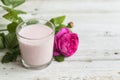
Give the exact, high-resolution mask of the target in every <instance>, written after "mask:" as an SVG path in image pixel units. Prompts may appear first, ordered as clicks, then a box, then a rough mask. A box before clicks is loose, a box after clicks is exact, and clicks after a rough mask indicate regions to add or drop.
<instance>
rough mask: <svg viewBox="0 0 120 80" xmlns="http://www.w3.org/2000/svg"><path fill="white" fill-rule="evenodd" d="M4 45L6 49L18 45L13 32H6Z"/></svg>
mask: <svg viewBox="0 0 120 80" xmlns="http://www.w3.org/2000/svg"><path fill="white" fill-rule="evenodd" d="M5 45H6V47H7V48H8V49H13V48H16V47H17V46H18V41H17V37H16V34H15V33H8V34H7V35H6V36H5Z"/></svg>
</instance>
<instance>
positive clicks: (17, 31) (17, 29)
mask: <svg viewBox="0 0 120 80" xmlns="http://www.w3.org/2000/svg"><path fill="white" fill-rule="evenodd" d="M31 19H39V20H43V21H46V22H49V23H50V24H51V25H52V32H51V33H49V34H48V35H46V36H43V37H40V38H36V39H33V38H27V37H24V36H22V35H20V34H19V27H20V26H22V25H23V24H24V23H27V22H28V21H29V19H28V20H25V21H23V22H21V23H20V24H19V25H18V26H17V28H16V34H17V36H19V37H21V38H23V39H27V40H41V39H45V38H47V37H49V36H51V35H52V34H54V33H55V27H54V24H53V23H52V22H50V21H48V20H45V19H40V18H31ZM38 24H39V23H38ZM33 25H34V24H33ZM43 25H44V24H43Z"/></svg>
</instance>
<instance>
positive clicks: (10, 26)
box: [7, 22, 18, 33]
mask: <svg viewBox="0 0 120 80" xmlns="http://www.w3.org/2000/svg"><path fill="white" fill-rule="evenodd" d="M17 26H18V23H15V22H12V23H10V24H8V25H7V30H8V31H9V32H10V33H12V32H15V31H16V27H17Z"/></svg>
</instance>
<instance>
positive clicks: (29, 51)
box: [16, 19, 54, 69]
mask: <svg viewBox="0 0 120 80" xmlns="http://www.w3.org/2000/svg"><path fill="white" fill-rule="evenodd" d="M34 20H36V22H34V21H33V22H29V21H25V22H23V23H21V24H20V25H19V26H18V27H17V29H16V34H17V38H18V42H19V47H20V51H21V62H22V65H23V66H24V67H25V68H30V69H42V68H45V67H47V66H48V65H49V64H50V63H51V61H52V59H53V44H54V25H53V24H52V23H51V22H49V21H46V20H43V19H34Z"/></svg>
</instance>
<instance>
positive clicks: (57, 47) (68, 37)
mask: <svg viewBox="0 0 120 80" xmlns="http://www.w3.org/2000/svg"><path fill="white" fill-rule="evenodd" d="M78 44H79V39H78V36H77V34H76V33H72V32H71V31H70V30H69V29H68V28H62V29H61V30H60V31H59V32H58V33H57V34H56V35H55V41H54V56H58V55H63V56H65V57H69V56H71V55H73V54H74V53H75V51H76V50H77V48H78Z"/></svg>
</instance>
